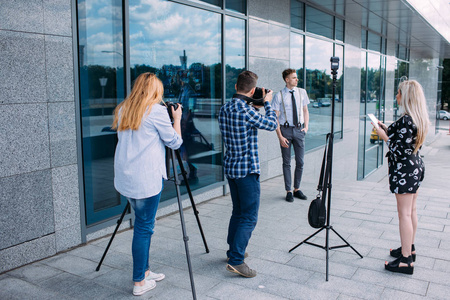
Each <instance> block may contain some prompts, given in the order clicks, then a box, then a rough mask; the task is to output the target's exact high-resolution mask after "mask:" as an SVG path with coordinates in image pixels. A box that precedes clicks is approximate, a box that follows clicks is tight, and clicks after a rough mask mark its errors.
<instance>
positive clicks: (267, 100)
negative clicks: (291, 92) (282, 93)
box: [262, 87, 273, 102]
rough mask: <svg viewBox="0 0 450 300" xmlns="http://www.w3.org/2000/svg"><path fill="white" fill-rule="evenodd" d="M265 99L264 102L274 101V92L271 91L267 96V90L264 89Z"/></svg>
mask: <svg viewBox="0 0 450 300" xmlns="http://www.w3.org/2000/svg"><path fill="white" fill-rule="evenodd" d="M262 90H263V98H264V102H270V101H272V97H273V91H272V90H269V92H268V93H267V94H266V89H265V88H264V87H263V88H262Z"/></svg>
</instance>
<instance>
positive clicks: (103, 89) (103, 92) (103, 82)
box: [98, 77, 108, 116]
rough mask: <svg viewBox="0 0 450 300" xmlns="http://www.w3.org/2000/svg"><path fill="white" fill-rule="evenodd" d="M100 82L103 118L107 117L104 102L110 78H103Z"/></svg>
mask: <svg viewBox="0 0 450 300" xmlns="http://www.w3.org/2000/svg"><path fill="white" fill-rule="evenodd" d="M98 80H100V85H101V87H102V116H104V115H105V104H104V101H105V99H104V98H105V86H106V83H107V82H108V78H106V77H101V78H99V79H98Z"/></svg>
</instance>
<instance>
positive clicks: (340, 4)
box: [336, 0, 345, 15]
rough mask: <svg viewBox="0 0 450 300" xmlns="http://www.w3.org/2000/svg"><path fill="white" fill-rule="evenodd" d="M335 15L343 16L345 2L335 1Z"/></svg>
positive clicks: (341, 0)
mask: <svg viewBox="0 0 450 300" xmlns="http://www.w3.org/2000/svg"><path fill="white" fill-rule="evenodd" d="M336 13H338V14H340V15H345V0H336Z"/></svg>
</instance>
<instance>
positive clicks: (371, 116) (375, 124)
mask: <svg viewBox="0 0 450 300" xmlns="http://www.w3.org/2000/svg"><path fill="white" fill-rule="evenodd" d="M367 116H368V117H369V118H370V120H372V123H373V126H375V128H377V129H378V128H379V127H380V126H379V125H378V119H377V118H376V117H375V116H374V115H373V114H367Z"/></svg>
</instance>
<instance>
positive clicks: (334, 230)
mask: <svg viewBox="0 0 450 300" xmlns="http://www.w3.org/2000/svg"><path fill="white" fill-rule="evenodd" d="M331 230H333V232H334V233H336V235H337V236H338V237H339V238H340V239H341V240H343V241H344V242H345V243H346V244H347V246H348V247H350V248H352V250H353V251H355V253H356V254H358V255H359V257H361V258H363V256H362V255H361V254H360V253H359V252H358V251H356V249H355V248H353V247H352V245H350V244H349V243H348V242H347V241H346V240H345V239H344V238H343V237H342V236H341V235H340V234H339V233H337V232H336V230H334V229H333V227H331Z"/></svg>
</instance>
